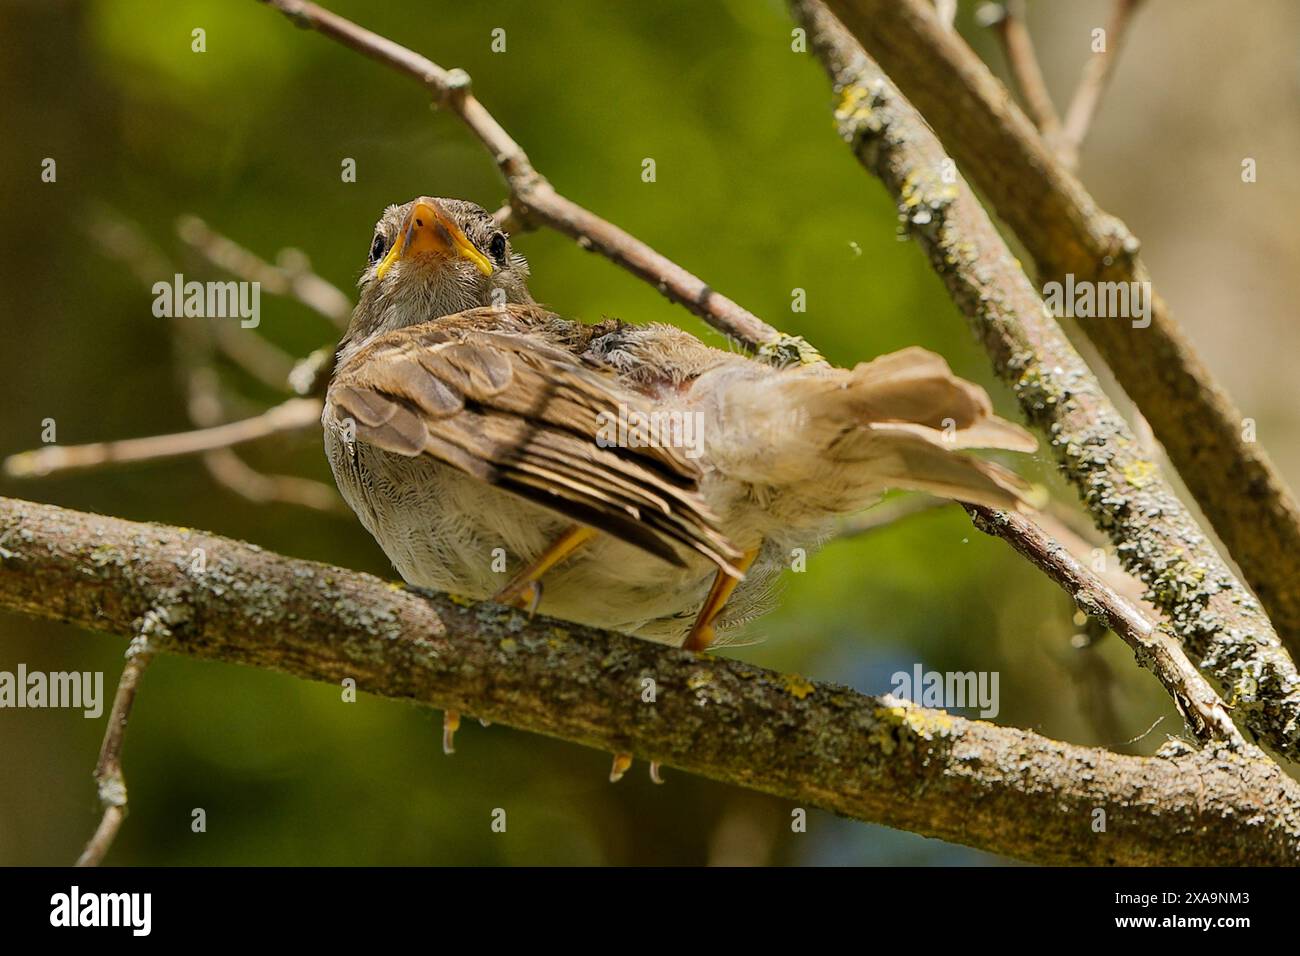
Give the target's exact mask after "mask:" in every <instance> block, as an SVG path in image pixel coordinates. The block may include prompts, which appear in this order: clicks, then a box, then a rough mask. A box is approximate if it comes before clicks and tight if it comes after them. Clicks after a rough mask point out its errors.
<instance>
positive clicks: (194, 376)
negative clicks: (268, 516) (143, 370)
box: [181, 354, 349, 514]
mask: <svg viewBox="0 0 1300 956" xmlns="http://www.w3.org/2000/svg"><path fill="white" fill-rule="evenodd" d="M181 361H182V362H185V363H188V364H189V365H190V366H191V368H190V370H189V375H188V376H187V381H186V387H187V390H188V392H189V402H188V407H189V412H190V420H191V421H193V422H194V424H195V425H196V426H197V427H198V428H215V427H217V426H219V425H221V424H222V423H223V422H224V421H225V409H224V402H223V401H222V399H221V390H220V385H219V381H218V378H217V373H216V371H215V370H214V369H213V368H212V367H211V366H209V365H205V364H202V363H201V361H200V359H199V357H198V356H196V355H193V354H189V355H183V356H182V357H181ZM203 465H204V467H205V468H207V470H208V474H209V475H211V476H212V478H213V480H214V481H216V482H217V483H218V484H220V485H222V486H223V487H225V488H227V489H228V490H230V491H233V492H234V493H235V494H237V495H239V496H240V497H242V498H246V499H248V500H249V501H252V502H254V503H256V504H272V503H279V504H290V505H296V506H298V507H300V508H311V509H312V510H314V511H323V512H325V513H327V514H347V513H349V512H348V509H347V508H346V506H345V505H344V504H343V499H341V498H340V497H339V495H338V492H337V491H335V490H334V488H333V487H331V486H330V485H326V484H324V483H322V482H319V481H314V480H312V479H310V478H299V477H297V476H295V475H264V474H262V473H261V472H259V471H257V470H256V469H254V468H252V467H250V466H249V465H248V464H247V463H245V462H244V460H243V459H242V458H240V457H239V456H238V455H236V454H235V452H234V451H233V450H232V449H230V448H217V449H214V450H212V451H207V452H204V453H203Z"/></svg>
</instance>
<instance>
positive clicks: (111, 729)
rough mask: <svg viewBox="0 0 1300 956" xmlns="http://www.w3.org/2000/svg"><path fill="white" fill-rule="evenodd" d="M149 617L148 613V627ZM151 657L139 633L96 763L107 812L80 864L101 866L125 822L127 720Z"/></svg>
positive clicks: (101, 793)
mask: <svg viewBox="0 0 1300 956" xmlns="http://www.w3.org/2000/svg"><path fill="white" fill-rule="evenodd" d="M149 620H150V618H148V617H147V616H146V618H145V622H146V626H147V624H148V621H149ZM152 660H153V649H152V648H151V647H150V644H149V638H148V636H147V635H146V634H140V635H139V636H137V637H136V639H135V640H133V641H132V642H131V645H130V647H129V648H128V649H127V652H126V664H125V665H123V667H122V677H121V679H120V680H119V681H118V682H117V693H116V694H115V695H114V697H113V709H112V710H111V711H109V714H108V726H107V727H106V728H105V729H104V743H103V744H102V745H101V746H100V748H99V762H98V763H97V764H96V765H95V784H96V786H97V788H98V790H99V802H100V803H101V804H102V805H103V807H104V815H103V816H102V817H101V818H100V821H99V826H98V827H97V828H96V829H95V834H94V836H92V837H91V838H90V842H89V843H87V844H86V848H85V849H84V850H82V851H81V856H79V857H78V858H77V866H99V864H100V863H101V862H102V861H103V859H104V855H105V854H106V853H108V849H109V847H111V846H112V845H113V840H114V839H116V837H117V831H118V830H119V829H121V826H122V821H123V820H125V819H126V777H125V776H124V775H123V773H122V743H123V741H124V740H125V739H126V723H127V721H128V720H129V719H130V717H131V708H132V707H133V706H134V705H135V695H136V691H137V690H138V689H139V687H140V678H141V677H143V676H144V671H145V668H147V667H148V666H149V662H150V661H152Z"/></svg>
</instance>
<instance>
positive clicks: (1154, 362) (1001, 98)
mask: <svg viewBox="0 0 1300 956" xmlns="http://www.w3.org/2000/svg"><path fill="white" fill-rule="evenodd" d="M828 2H829V6H830V7H831V9H832V10H834V11H835V13H836V14H837V15H838V16H839V17H840V18H841V19H842V20H843V21H844V23H845V25H846V26H847V27H848V28H849V29H850V30H851V31H852V33H853V35H854V36H855V37H856V38H857V39H858V41H860V42H861V43H862V44H863V46H864V47H866V49H867V50H868V51H869V52H871V54H872V55H873V56H874V57H875V58H876V59H878V60H879V62H880V65H881V66H882V67H884V69H885V71H886V72H887V73H888V74H889V76H890V77H891V78H892V79H893V80H894V81H895V82H897V83H898V85H899V88H900V89H901V90H902V92H903V93H904V94H905V95H906V96H907V97H908V99H909V100H911V102H912V103H914V104H915V105H916V107H917V108H918V109H919V110H920V111H921V113H922V115H924V117H925V119H926V121H927V122H928V123H929V124H930V125H931V126H933V127H934V129H935V131H936V132H937V133H938V134H939V136H940V137H942V139H943V142H944V143H945V144H946V145H947V147H948V149H949V151H950V152H951V154H952V156H953V158H954V159H955V160H956V161H957V163H958V164H959V166H960V167H961V170H962V172H963V174H964V175H965V176H968V177H970V179H971V181H972V182H973V184H974V185H975V186H976V187H977V188H978V189H979V190H980V192H981V193H982V194H984V195H985V196H987V197H988V199H989V201H990V202H991V203H992V206H993V208H994V210H995V211H996V212H997V214H998V216H999V217H1000V218H1001V219H1002V220H1003V221H1004V222H1005V223H1007V225H1008V226H1010V227H1011V229H1012V230H1014V231H1015V233H1016V236H1017V237H1018V238H1019V239H1020V241H1021V242H1022V243H1023V244H1024V245H1025V248H1026V249H1028V251H1029V254H1030V256H1031V257H1032V258H1033V260H1034V262H1035V264H1036V266H1037V272H1038V279H1039V282H1040V283H1047V282H1053V281H1064V279H1065V276H1066V275H1067V274H1070V275H1073V276H1074V279H1075V281H1076V282H1079V281H1084V282H1138V283H1148V285H1147V286H1145V288H1146V289H1147V290H1148V292H1149V302H1150V306H1151V309H1150V314H1149V319H1150V325H1149V327H1146V328H1134V327H1133V324H1132V323H1131V322H1129V321H1125V320H1122V319H1117V318H1108V319H1093V320H1085V321H1082V322H1080V323H1079V324H1080V326H1081V328H1082V329H1083V331H1084V332H1085V333H1086V334H1087V335H1088V337H1089V338H1090V339H1091V340H1092V341H1093V343H1094V344H1095V345H1096V346H1097V348H1098V350H1099V351H1100V352H1101V354H1102V356H1103V357H1104V358H1105V360H1106V362H1107V364H1108V365H1109V366H1110V367H1111V369H1112V370H1113V371H1114V373H1115V377H1116V379H1117V380H1118V381H1119V383H1120V385H1122V386H1123V388H1124V391H1125V392H1127V393H1128V395H1129V396H1130V397H1131V398H1132V399H1133V401H1134V402H1135V403H1136V404H1137V406H1138V408H1139V409H1141V411H1142V414H1143V415H1144V416H1146V418H1147V420H1148V421H1149V422H1150V423H1151V427H1152V429H1153V430H1154V431H1155V434H1156V437H1157V438H1159V439H1160V442H1161V444H1163V445H1164V447H1165V450H1166V451H1167V452H1168V454H1169V458H1170V460H1171V461H1172V462H1173V463H1174V466H1175V467H1176V468H1177V469H1178V473H1179V475H1180V476H1181V477H1182V479H1183V481H1184V482H1185V483H1186V485H1187V488H1188V490H1189V491H1190V492H1191V493H1192V495H1193V497H1195V499H1196V503H1197V504H1198V505H1199V506H1200V508H1201V511H1202V512H1203V513H1204V514H1205V516H1206V517H1207V518H1208V519H1209V521H1210V523H1211V524H1212V525H1213V526H1214V530H1215V532H1216V533H1217V534H1218V536H1219V538H1220V539H1221V540H1222V541H1223V543H1224V544H1225V545H1226V546H1227V549H1228V552H1229V553H1230V554H1231V555H1232V557H1233V559H1234V560H1235V561H1236V562H1237V564H1238V566H1239V567H1240V568H1241V570H1242V574H1243V575H1244V577H1245V579H1246V581H1247V582H1248V583H1249V584H1250V586H1251V589H1252V590H1253V591H1254V592H1255V594H1256V595H1258V596H1259V599H1260V602H1261V603H1262V604H1263V605H1264V607H1265V608H1266V609H1267V610H1268V613H1269V616H1270V617H1271V618H1272V620H1273V623H1274V624H1275V625H1276V627H1277V630H1278V633H1279V634H1280V635H1281V636H1282V639H1283V640H1284V641H1285V642H1286V644H1287V647H1288V648H1290V649H1291V651H1292V653H1293V654H1295V655H1297V656H1300V587H1296V585H1295V582H1296V581H1297V580H1300V507H1297V505H1296V500H1295V498H1294V496H1293V495H1292V493H1291V491H1290V490H1289V489H1288V488H1287V486H1286V483H1285V482H1284V481H1283V480H1282V477H1281V476H1280V475H1279V474H1278V473H1277V471H1276V469H1275V468H1274V467H1273V464H1272V462H1270V461H1269V458H1268V456H1267V454H1266V453H1265V452H1264V449H1263V448H1262V447H1261V446H1260V444H1259V443H1257V442H1255V441H1252V440H1247V439H1246V437H1245V434H1244V433H1243V426H1244V423H1245V421H1246V420H1245V419H1244V418H1243V416H1242V414H1241V412H1240V410H1238V409H1237V408H1236V406H1234V405H1233V403H1232V399H1231V398H1230V397H1229V396H1228V394H1227V393H1226V392H1225V391H1224V390H1223V388H1222V387H1220V386H1219V384H1218V383H1217V382H1216V381H1215V380H1214V378H1213V376H1212V375H1211V374H1210V371H1209V369H1208V368H1206V366H1205V364H1204V363H1203V362H1202V361H1201V359H1200V357H1199V356H1198V355H1197V354H1196V352H1195V351H1194V349H1193V348H1192V345H1191V342H1190V341H1189V340H1188V338H1187V336H1186V335H1185V334H1184V333H1183V331H1182V330H1181V329H1180V328H1179V326H1178V325H1177V323H1176V322H1175V321H1174V318H1173V315H1172V314H1171V312H1170V310H1169V307H1168V306H1167V305H1166V303H1165V302H1164V300H1163V299H1161V297H1160V296H1159V295H1158V294H1157V293H1156V292H1155V290H1154V288H1153V287H1152V286H1150V285H1149V282H1150V276H1149V274H1148V273H1147V269H1146V266H1145V265H1144V264H1143V262H1142V260H1141V258H1140V257H1139V256H1138V249H1139V244H1138V241H1137V239H1136V238H1135V237H1134V236H1133V235H1132V234H1131V233H1130V232H1129V231H1128V229H1127V228H1126V227H1125V226H1124V224H1123V223H1121V222H1120V221H1119V220H1118V219H1116V218H1115V217H1113V216H1110V215H1108V214H1107V213H1105V212H1103V211H1102V210H1101V209H1099V208H1098V206H1097V204H1096V202H1095V201H1094V200H1093V198H1092V197H1091V196H1089V195H1088V193H1087V191H1085V190H1084V188H1083V186H1082V185H1081V184H1080V183H1079V181H1078V180H1077V179H1076V178H1074V176H1072V175H1071V174H1070V172H1069V171H1068V170H1067V169H1066V168H1065V167H1064V166H1063V165H1062V164H1061V163H1060V162H1059V161H1058V160H1057V159H1056V157H1055V156H1054V155H1053V152H1052V150H1051V148H1050V146H1049V145H1048V144H1047V143H1045V142H1044V140H1043V138H1042V137H1041V136H1039V135H1038V133H1037V132H1036V131H1035V130H1034V128H1033V124H1031V123H1030V121H1029V119H1028V118H1027V117H1026V116H1025V115H1024V113H1022V112H1021V111H1020V110H1019V108H1017V107H1016V105H1015V103H1014V102H1013V101H1012V100H1011V98H1010V96H1008V94H1007V91H1006V88H1005V87H1004V86H1003V85H1002V84H1001V83H999V82H998V80H997V79H996V78H995V77H994V76H993V75H992V74H991V73H990V72H989V70H988V68H987V67H986V66H985V65H984V64H983V63H982V62H980V60H979V58H978V57H977V56H976V55H975V54H974V52H972V51H971V49H970V47H969V46H967V45H966V43H965V41H964V40H962V39H961V37H960V36H958V35H957V34H955V33H953V32H951V31H948V30H945V29H944V28H943V26H942V24H940V23H939V22H938V21H937V20H936V19H935V17H934V14H933V12H932V11H931V10H930V9H929V7H928V5H927V4H925V3H922V2H920V0H828ZM1113 42H1114V40H1113V38H1112V43H1113Z"/></svg>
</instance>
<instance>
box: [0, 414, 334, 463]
mask: <svg viewBox="0 0 1300 956" xmlns="http://www.w3.org/2000/svg"><path fill="white" fill-rule="evenodd" d="M320 413H321V402H320V400H319V399H315V398H291V399H289V400H288V401H285V402H281V403H280V404H279V405H276V406H274V407H272V408H268V409H267V410H266V411H265V412H262V413H261V414H260V415H254V416H253V417H252V418H245V419H243V420H242V421H237V422H230V423H229V424H225V425H217V426H215V427H213V428H200V429H195V430H194V431H188V432H177V433H175V434H171V435H153V436H150V437H148V438H127V439H124V440H122V441H110V442H94V443H93V444H89V445H51V446H49V447H48V448H36V449H33V450H32V451H24V452H19V453H18V454H16V455H10V456H9V457H8V458H6V459H5V462H4V470H5V472H6V474H8V475H9V476H10V477H12V478H39V477H43V476H45V475H49V474H53V473H55V472H66V471H76V470H79V469H84V468H97V467H100V466H103V465H121V464H127V463H133V462H141V461H157V460H159V459H162V458H179V457H181V456H184V455H194V454H199V453H201V452H206V451H212V450H214V449H217V448H229V447H230V446H231V445H239V444H242V443H244V442H249V441H256V440H257V439H259V438H267V437H269V436H271V435H281V434H285V433H286V432H296V431H304V430H306V429H308V428H311V427H312V426H313V425H316V424H317V423H318V422H319V421H320Z"/></svg>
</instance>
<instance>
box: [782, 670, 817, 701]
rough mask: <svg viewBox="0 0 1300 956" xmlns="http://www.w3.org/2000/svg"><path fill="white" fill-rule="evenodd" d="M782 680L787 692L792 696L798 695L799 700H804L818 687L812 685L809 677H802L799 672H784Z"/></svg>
mask: <svg viewBox="0 0 1300 956" xmlns="http://www.w3.org/2000/svg"><path fill="white" fill-rule="evenodd" d="M781 680H782V682H783V685H784V688H785V692H786V693H787V694H790V695H791V696H792V697H797V698H798V699H799V700H803V699H804V698H805V697H807V696H808V695H809V694H811V693H812V692H813V691H815V690H816V689H817V688H816V687H814V686H813V685H812V683H811V682H810V681H809V680H808V678H806V677H801V676H800V675H798V674H782V675H781Z"/></svg>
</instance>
